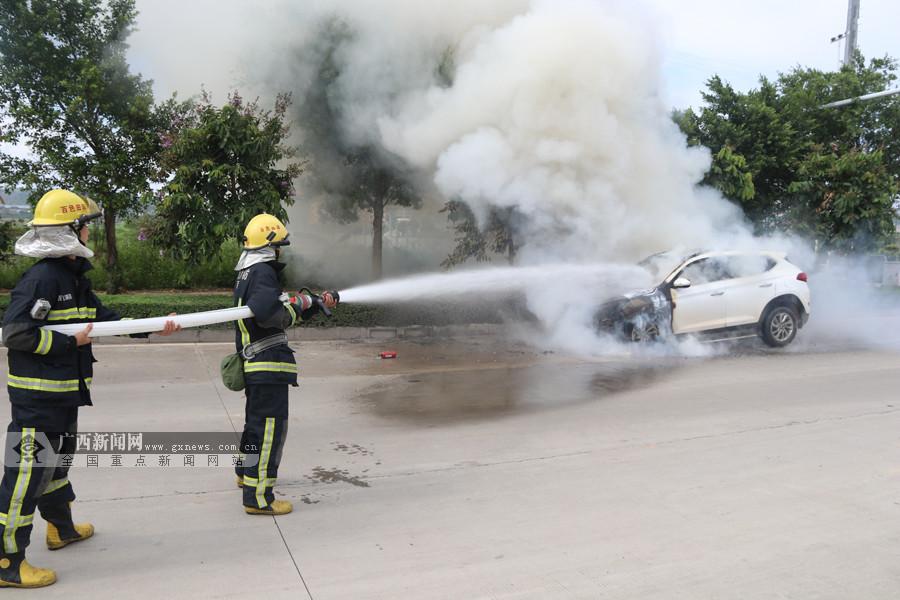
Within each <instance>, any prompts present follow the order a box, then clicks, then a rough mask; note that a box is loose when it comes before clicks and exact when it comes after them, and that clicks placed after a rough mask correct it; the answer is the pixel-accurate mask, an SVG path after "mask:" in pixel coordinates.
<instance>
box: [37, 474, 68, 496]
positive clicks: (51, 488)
mask: <svg viewBox="0 0 900 600" xmlns="http://www.w3.org/2000/svg"><path fill="white" fill-rule="evenodd" d="M67 485H69V478H68V477H63V478H62V479H54V480H53V481H51V482H50V483H49V484H47V489H45V490H44V493H43V494H41V495H42V496H46V495H47V494H52V493H53V492H55V491H56V490H59V489H62V488H64V487H66V486H67Z"/></svg>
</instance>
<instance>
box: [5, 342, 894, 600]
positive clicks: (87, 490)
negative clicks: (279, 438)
mask: <svg viewBox="0 0 900 600" xmlns="http://www.w3.org/2000/svg"><path fill="white" fill-rule="evenodd" d="M388 345H389V346H390V348H388ZM294 347H295V349H296V350H297V352H298V353H297V356H298V362H300V364H301V371H302V384H301V387H300V388H299V389H296V390H294V391H292V406H291V410H292V416H291V424H290V433H289V435H288V441H287V446H286V448H285V455H284V459H283V463H282V468H281V471H280V473H279V486H278V488H277V492H278V494H279V495H280V496H281V497H284V498H286V499H290V500H292V501H293V502H294V503H295V512H294V513H293V514H291V515H287V516H284V517H278V518H272V517H250V516H246V515H244V514H243V512H242V510H241V507H240V492H239V491H238V489H237V488H236V487H235V486H234V479H233V476H232V474H231V471H230V469H226V468H219V469H212V468H197V469H193V470H191V469H187V468H169V469H165V468H154V469H146V470H143V469H136V468H128V469H122V470H114V469H84V468H81V469H77V470H73V472H72V473H71V479H72V481H73V483H74V485H75V489H76V493H77V494H78V496H79V499H78V501H77V502H76V504H75V513H76V516H77V517H78V518H80V519H87V520H91V521H93V522H94V523H95V525H96V526H97V535H96V537H95V538H94V539H92V540H90V541H87V542H85V543H84V544H78V545H76V546H72V547H69V548H66V549H64V550H61V551H58V552H49V551H47V550H46V548H45V547H44V546H43V543H42V541H43V535H44V524H43V522H42V521H41V520H40V519H38V520H37V521H38V524H37V525H36V527H35V534H34V536H33V544H32V546H31V548H30V549H29V560H30V561H31V562H32V563H33V564H36V565H39V566H47V567H52V568H55V569H57V572H58V575H59V579H60V580H59V583H58V584H56V585H54V586H52V587H50V588H46V589H45V590H39V591H30V592H23V594H27V595H28V596H29V597H56V596H59V597H62V596H64V595H65V596H66V597H69V598H71V597H73V596H74V597H87V596H88V595H90V596H91V597H100V598H102V597H110V598H112V597H135V598H157V597H166V598H196V597H218V598H227V597H233V596H234V597H237V596H241V597H247V596H248V595H253V596H256V597H266V598H315V599H316V600H333V599H362V598H365V599H368V598H373V599H398V598H423V599H432V598H435V599H437V598H447V599H451V598H452V599H462V598H466V599H468V598H498V599H499V598H503V599H511V598H517V599H518V598H523V599H524V598H528V599H546V598H564V599H568V598H584V599H588V598H591V599H593V598H610V599H630V598H635V599H637V598H641V599H645V598H654V599H655V598H659V599H672V598H684V599H691V600H697V599H702V598H710V599H712V598H716V599H722V598H742V599H743V598H770V597H775V598H804V599H806V598H835V599H837V598H840V599H845V598H870V599H880V598H885V599H886V598H896V597H897V596H898V595H900V560H898V559H900V496H898V476H900V452H898V441H900V433H898V432H900V427H898V425H900V401H898V389H900V367H898V364H900V362H898V359H900V354H898V353H896V352H893V351H890V350H880V351H866V350H860V349H857V350H852V351H850V350H847V351H829V352H807V351H803V352H792V353H783V352H769V351H764V350H761V349H758V348H757V347H756V346H750V349H749V351H746V352H745V353H744V354H743V355H740V356H724V357H718V358H711V359H675V358H667V359H659V358H656V359H650V358H641V357H616V358H611V359H605V360H598V361H583V360H577V359H573V358H567V357H561V356H558V355H554V354H549V355H544V354H540V353H535V352H533V351H532V350H530V349H529V348H527V347H525V346H520V345H517V344H513V343H500V342H497V341H495V340H493V339H491V338H488V337H482V338H479V339H473V340H471V341H469V342H467V343H462V342H442V341H439V340H421V341H408V340H407V341H402V340H400V341H391V342H387V343H385V342H377V341H372V340H368V341H364V342H308V343H300V344H295V345H294ZM383 349H396V350H398V351H399V353H400V356H399V358H398V359H397V360H393V361H391V360H387V361H382V360H379V359H378V358H377V353H378V352H379V351H380V350H383ZM229 351H232V350H230V347H229V346H228V345H226V344H171V345H161V344H152V345H134V346H127V345H125V346H121V345H116V346H113V345H98V346H97V348H96V354H97V357H98V358H99V359H100V361H101V362H100V363H98V365H97V375H96V377H95V384H94V390H95V392H94V396H95V404H96V406H95V407H93V408H86V409H83V410H82V413H81V415H82V416H81V424H80V425H81V429H82V430H84V431H88V430H90V431H98V430H102V431H118V430H126V431H127V430H130V431H134V430H143V431H167V430H169V431H232V430H239V429H240V427H241V426H242V419H243V416H242V415H243V398H242V396H241V395H240V394H237V393H233V392H229V391H227V390H225V389H224V388H223V387H222V385H221V383H219V381H218V373H217V370H218V362H219V360H220V359H221V357H222V356H224V354H226V353H227V352H229ZM5 363H6V361H5V360H3V361H2V364H3V365H4V367H3V368H5ZM3 411H4V414H3V415H2V416H3V418H6V417H7V414H6V411H8V408H7V407H6V406H4V407H3Z"/></svg>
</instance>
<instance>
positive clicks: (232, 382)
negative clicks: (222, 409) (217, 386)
mask: <svg viewBox="0 0 900 600" xmlns="http://www.w3.org/2000/svg"><path fill="white" fill-rule="evenodd" d="M219 370H220V371H221V372H222V383H224V384H225V387H227V388H228V389H229V390H231V391H233V392H239V391H241V390H242V389H244V359H243V357H242V356H241V355H240V354H239V353H237V352H235V353H234V354H229V355H228V356H226V357H225V358H223V359H222V364H221V365H219Z"/></svg>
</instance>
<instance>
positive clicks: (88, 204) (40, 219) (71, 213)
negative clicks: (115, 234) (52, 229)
mask: <svg viewBox="0 0 900 600" xmlns="http://www.w3.org/2000/svg"><path fill="white" fill-rule="evenodd" d="M100 215H101V213H100V207H99V206H97V203H96V202H94V201H93V200H89V199H85V198H82V197H81V196H78V195H77V194H73V193H72V192H70V191H68V190H50V191H49V192H47V193H46V194H44V195H43V196H41V199H40V200H38V203H37V205H36V206H35V207H34V219H32V220H31V221H29V222H28V224H29V225H30V226H32V227H41V226H48V225H72V226H73V227H75V228H81V227H82V226H83V225H84V224H85V223H87V222H88V221H90V220H92V219H96V218H98V217H99V216H100Z"/></svg>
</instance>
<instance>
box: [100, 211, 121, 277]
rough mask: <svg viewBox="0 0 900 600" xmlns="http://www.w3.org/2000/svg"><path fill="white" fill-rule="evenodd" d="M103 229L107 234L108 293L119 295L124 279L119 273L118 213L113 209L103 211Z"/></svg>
mask: <svg viewBox="0 0 900 600" xmlns="http://www.w3.org/2000/svg"><path fill="white" fill-rule="evenodd" d="M103 228H104V229H105V233H106V273H107V277H108V279H107V282H106V291H107V292H108V293H110V294H118V293H119V292H120V291H122V277H121V274H120V273H119V250H118V248H117V247H116V211H114V210H113V209H111V208H106V209H105V210H104V211H103Z"/></svg>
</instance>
